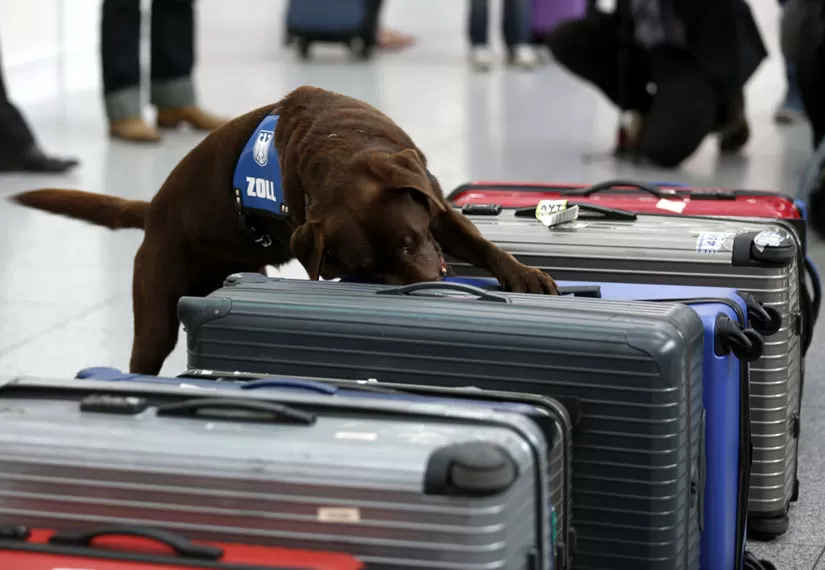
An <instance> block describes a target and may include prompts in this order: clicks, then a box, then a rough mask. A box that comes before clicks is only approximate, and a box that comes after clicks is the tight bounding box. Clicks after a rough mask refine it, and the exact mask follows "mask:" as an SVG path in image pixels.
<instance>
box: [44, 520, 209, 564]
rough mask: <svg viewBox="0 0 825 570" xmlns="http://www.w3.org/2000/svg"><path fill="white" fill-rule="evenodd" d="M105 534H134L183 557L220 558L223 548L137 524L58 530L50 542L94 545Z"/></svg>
mask: <svg viewBox="0 0 825 570" xmlns="http://www.w3.org/2000/svg"><path fill="white" fill-rule="evenodd" d="M104 536H134V537H138V538H147V539H149V540H153V541H155V542H160V543H161V544H164V545H166V546H168V547H169V548H171V549H172V550H173V551H174V552H175V554H176V555H177V556H180V557H181V558H195V559H197V560H219V559H220V558H221V557H222V556H223V550H222V549H221V548H218V547H217V546H209V545H206V544H192V543H191V542H190V541H189V540H188V539H186V538H184V537H182V536H180V535H178V534H173V533H171V532H167V531H165V530H159V529H155V528H144V527H137V526H134V527H133V526H111V527H106V528H102V529H99V530H93V531H91V532H58V533H56V534H53V535H52V536H51V537H50V538H49V544H61V545H65V546H92V542H93V541H94V540H95V539H96V538H101V537H104Z"/></svg>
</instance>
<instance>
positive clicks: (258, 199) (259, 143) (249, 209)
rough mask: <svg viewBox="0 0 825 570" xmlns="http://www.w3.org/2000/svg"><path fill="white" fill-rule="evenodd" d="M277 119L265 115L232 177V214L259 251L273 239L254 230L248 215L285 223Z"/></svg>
mask: <svg viewBox="0 0 825 570" xmlns="http://www.w3.org/2000/svg"><path fill="white" fill-rule="evenodd" d="M278 118H279V117H278V115H267V116H265V117H264V118H263V120H262V121H261V122H260V124H258V127H257V128H256V129H255V131H254V132H253V133H252V136H251V137H249V140H248V141H247V143H246V146H245V147H244V149H243V151H242V152H241V156H240V157H239V158H238V163H237V164H236V165H235V173H234V175H233V177H232V187H233V190H234V193H235V196H234V198H235V210H236V211H237V213H238V226H239V227H240V229H241V231H242V232H243V233H245V234H247V235H248V236H249V237H251V238H252V239H253V241H255V243H257V244H259V245H260V246H261V247H269V246H270V245H272V238H271V237H270V236H269V235H267V234H265V233H263V232H260V231H258V230H257V229H255V227H254V226H253V225H252V224H251V222H250V216H251V215H263V216H270V217H274V218H278V219H284V218H286V217H287V216H288V215H289V208H288V206H287V205H286V200H285V197H284V187H283V181H282V176H281V161H280V157H279V156H278V150H277V149H276V148H275V128H276V127H277V126H278Z"/></svg>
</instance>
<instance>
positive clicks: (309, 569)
mask: <svg viewBox="0 0 825 570" xmlns="http://www.w3.org/2000/svg"><path fill="white" fill-rule="evenodd" d="M107 539H108V540H107ZM112 539H115V540H112ZM101 543H103V544H101ZM0 559H2V560H3V563H4V564H3V567H4V568H8V569H9V570H12V569H13V570H91V569H92V568H93V569H94V570H185V569H189V570H206V569H210V570H361V569H362V568H364V565H363V564H362V563H361V562H360V561H359V560H357V559H355V558H353V557H352V556H349V555H348V554H341V553H334V552H312V551H309V550H292V549H289V548H275V547H263V546H247V545H244V544H221V543H208V542H199V541H190V540H188V539H186V538H184V537H183V536H180V535H176V534H173V533H169V532H164V531H159V530H156V529H151V528H141V527H125V526H124V527H108V528H103V529H96V530H93V531H91V532H79V533H78V532H61V533H55V532H54V531H50V530H43V529H29V528H27V527H24V526H15V527H0Z"/></svg>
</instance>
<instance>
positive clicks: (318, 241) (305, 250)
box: [289, 222, 324, 281]
mask: <svg viewBox="0 0 825 570" xmlns="http://www.w3.org/2000/svg"><path fill="white" fill-rule="evenodd" d="M289 247H290V249H291V250H292V253H293V255H295V258H296V259H297V260H298V261H300V262H301V265H303V266H304V269H306V272H307V273H308V274H309V278H310V279H312V280H313V281H318V277H319V276H320V272H321V261H322V259H323V256H324V234H323V231H322V230H321V224H319V223H318V222H306V223H305V224H302V225H300V226H298V228H297V229H296V230H295V231H294V232H292V237H291V238H290V239H289Z"/></svg>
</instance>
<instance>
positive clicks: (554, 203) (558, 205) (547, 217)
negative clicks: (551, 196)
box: [536, 200, 579, 228]
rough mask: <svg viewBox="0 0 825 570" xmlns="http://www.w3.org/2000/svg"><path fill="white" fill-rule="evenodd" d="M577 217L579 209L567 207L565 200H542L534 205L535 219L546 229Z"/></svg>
mask: <svg viewBox="0 0 825 570" xmlns="http://www.w3.org/2000/svg"><path fill="white" fill-rule="evenodd" d="M578 217H579V207H578V206H572V207H570V208H568V207H567V200H542V201H541V202H539V203H538V205H536V219H537V220H538V221H540V222H541V223H542V224H544V225H545V226H547V227H548V228H549V227H551V226H557V225H559V224H564V223H567V222H572V221H573V220H575V219H576V218H578Z"/></svg>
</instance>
